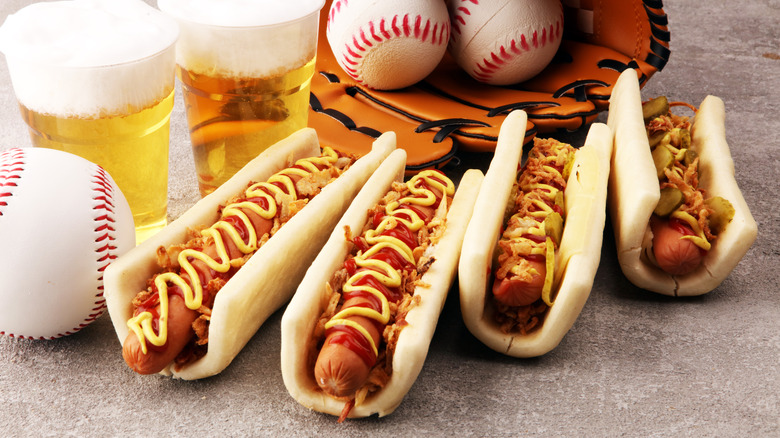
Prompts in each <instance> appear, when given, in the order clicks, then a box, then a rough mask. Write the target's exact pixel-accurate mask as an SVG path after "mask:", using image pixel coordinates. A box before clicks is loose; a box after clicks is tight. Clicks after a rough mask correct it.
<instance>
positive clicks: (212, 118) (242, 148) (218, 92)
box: [177, 58, 314, 196]
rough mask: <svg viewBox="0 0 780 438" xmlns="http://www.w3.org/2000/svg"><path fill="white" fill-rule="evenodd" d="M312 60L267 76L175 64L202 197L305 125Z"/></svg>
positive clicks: (312, 70) (312, 69)
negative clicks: (220, 73)
mask: <svg viewBox="0 0 780 438" xmlns="http://www.w3.org/2000/svg"><path fill="white" fill-rule="evenodd" d="M313 74H314V58H312V59H311V60H309V61H308V62H307V63H306V64H305V65H303V66H300V67H298V68H295V69H293V70H290V71H288V72H286V73H284V74H281V75H278V76H273V77H268V78H228V77H212V76H207V75H205V74H197V73H194V72H191V71H187V70H185V69H184V68H182V67H177V76H178V77H179V80H180V81H181V84H182V91H183V95H184V102H185V104H186V107H187V119H188V124H189V127H190V139H191V141H192V152H193V157H194V159H195V169H196V171H197V174H198V186H199V189H200V192H201V194H202V195H203V196H205V195H207V194H209V193H211V192H212V191H214V189H216V188H217V187H219V185H221V184H222V183H223V182H225V181H226V180H227V179H229V178H230V177H231V176H232V175H233V174H234V173H236V172H237V171H238V170H239V169H241V168H242V167H243V166H244V165H245V164H246V163H247V162H249V161H250V160H251V159H253V158H254V157H256V156H257V155H259V154H260V153H261V152H263V151H264V150H265V149H266V148H267V147H268V146H270V145H272V144H274V143H276V142H277V141H279V140H281V139H283V138H285V137H287V136H289V135H290V134H292V133H293V132H295V131H297V130H298V129H301V128H302V127H304V126H306V122H307V120H308V106H309V91H310V88H311V78H312V75H313Z"/></svg>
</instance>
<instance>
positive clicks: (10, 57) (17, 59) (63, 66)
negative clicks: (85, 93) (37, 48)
mask: <svg viewBox="0 0 780 438" xmlns="http://www.w3.org/2000/svg"><path fill="white" fill-rule="evenodd" d="M178 39H179V37H178V36H177V37H176V38H174V39H173V40H171V41H170V44H169V45H168V46H166V47H163V48H162V49H160V50H158V51H156V52H154V53H151V54H148V55H145V56H142V57H140V58H139V57H130V58H128V59H127V60H126V61H122V62H112V63H110V64H99V63H96V64H93V65H68V64H67V63H62V62H54V61H47V60H45V59H42V58H40V57H37V56H34V55H24V54H18V53H5V54H4V55H5V57H6V60H7V62H8V63H9V64H13V63H24V64H26V65H34V66H41V67H53V68H57V69H60V70H70V71H79V70H103V69H105V70H109V69H115V68H120V67H125V66H130V65H136V64H142V63H145V62H147V61H150V60H152V59H153V58H157V57H159V56H161V55H164V54H165V53H166V52H174V53H175V49H176V42H177V41H178Z"/></svg>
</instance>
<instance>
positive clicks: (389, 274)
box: [325, 170, 455, 357]
mask: <svg viewBox="0 0 780 438" xmlns="http://www.w3.org/2000/svg"><path fill="white" fill-rule="evenodd" d="M434 177H435V178H434ZM418 182H424V183H425V184H422V185H418ZM426 185H427V186H431V187H435V188H437V189H438V190H439V191H440V192H441V193H442V194H443V195H442V202H446V197H447V196H452V195H453V194H454V193H455V185H454V184H453V183H452V181H450V180H449V179H448V178H446V177H444V176H443V175H442V174H441V173H439V172H436V171H433V170H424V171H422V172H420V173H418V174H417V175H415V176H414V177H412V178H411V179H410V180H409V181H408V182H407V183H406V186H407V188H408V189H409V192H410V195H409V196H405V197H403V198H401V199H398V200H396V201H392V202H390V203H388V204H387V205H386V206H385V212H386V213H387V215H386V216H384V217H383V218H382V220H381V221H380V223H379V225H377V226H376V228H375V229H372V230H368V231H367V232H366V235H365V239H366V242H367V243H369V244H370V245H372V246H371V247H370V248H369V249H368V250H366V251H365V252H359V253H358V254H357V255H356V256H355V257H354V261H355V264H356V265H357V266H358V267H361V268H368V269H364V270H361V271H358V272H355V274H354V275H352V276H350V278H348V279H347V281H346V283H345V284H344V286H343V288H342V290H343V291H344V293H350V292H361V291H362V292H366V293H368V294H371V295H373V296H374V297H376V298H377V300H378V301H379V302H380V309H379V310H376V309H373V308H368V307H360V306H351V307H348V308H346V309H341V310H340V311H339V312H337V313H336V314H335V315H333V316H332V317H331V319H330V320H329V321H328V322H326V323H325V329H330V328H332V327H336V326H347V327H351V328H353V329H355V330H357V331H358V332H359V333H360V334H361V335H362V336H363V337H364V338H365V339H366V340H367V341H368V343H369V345H370V346H371V350H372V351H373V352H374V357H376V356H377V355H378V354H379V348H378V346H377V345H376V343H375V342H374V339H373V338H372V337H371V335H370V334H369V333H368V331H367V330H366V329H365V328H363V326H362V325H360V324H358V323H357V322H354V321H351V320H349V319H348V318H350V317H352V316H363V317H366V318H369V319H373V320H375V321H377V322H379V323H381V324H382V325H386V324H387V323H388V322H389V321H390V304H389V302H388V299H387V297H386V296H385V294H383V293H382V292H381V291H380V290H378V289H376V288H374V287H371V286H370V285H368V284H362V285H355V283H356V282H358V280H360V279H362V278H364V277H366V276H372V277H374V278H375V279H376V280H377V281H379V282H380V283H381V284H382V285H383V286H386V287H388V288H397V287H400V286H401V275H400V274H399V273H398V271H396V270H395V269H394V268H393V267H392V266H391V265H390V264H389V263H387V262H385V261H384V260H376V259H372V258H371V257H372V256H374V255H375V254H376V253H377V252H379V251H380V250H382V249H385V248H390V249H393V250H395V251H397V252H398V253H399V254H401V255H402V256H403V257H404V259H406V261H408V262H409V263H411V264H415V260H414V256H413V255H412V249H411V248H410V247H409V246H408V245H407V244H406V243H404V242H403V241H402V240H400V239H398V238H397V237H393V236H387V235H382V233H383V232H384V231H387V230H389V229H392V228H394V227H395V226H396V225H397V223H398V222H400V223H402V224H403V225H405V226H406V227H407V228H409V230H410V231H413V232H417V231H419V230H420V229H421V228H422V227H424V226H425V221H424V220H423V219H421V218H420V216H419V215H418V214H417V213H416V212H415V211H414V210H412V209H409V208H401V207H400V206H401V205H402V204H407V205H420V206H426V207H430V206H433V205H434V204H435V203H436V194H435V193H434V192H433V191H432V190H430V189H428V188H426ZM402 215H407V216H408V217H409V218H410V219H406V218H405V217H402Z"/></svg>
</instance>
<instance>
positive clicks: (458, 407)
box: [0, 0, 780, 437]
mask: <svg viewBox="0 0 780 438" xmlns="http://www.w3.org/2000/svg"><path fill="white" fill-rule="evenodd" d="M27 3H28V1H27V0H3V1H2V2H0V17H3V18H4V17H5V16H6V15H7V14H9V13H11V12H13V11H16V10H18V9H19V8H20V7H22V6H23V5H25V4H27ZM665 10H666V12H667V13H668V15H669V22H670V28H671V32H672V42H671V47H672V56H671V60H670V63H669V64H668V65H667V67H666V68H665V69H664V70H663V71H662V72H661V73H659V74H657V75H656V76H654V77H653V78H652V80H651V81H650V83H649V85H648V86H647V87H646V89H645V91H644V93H645V94H646V95H656V94H666V95H668V96H670V98H672V99H674V100H682V101H688V102H691V103H696V104H698V103H699V102H700V101H701V100H702V99H703V98H704V96H705V95H707V94H714V95H717V96H720V97H721V98H723V100H724V101H725V104H726V109H727V120H726V125H727V126H726V129H727V136H728V141H729V144H730V146H731V150H732V153H733V156H734V162H735V166H736V172H737V179H738V181H739V184H740V187H741V188H742V190H743V193H744V195H745V198H746V200H747V202H748V204H749V206H750V208H751V210H752V213H753V215H754V217H755V219H756V221H757V222H758V227H759V234H758V240H757V242H756V243H755V244H754V245H753V247H752V248H751V249H750V251H749V252H748V253H747V255H746V256H745V258H744V259H743V260H742V262H741V263H740V264H739V265H738V266H737V268H736V269H735V270H734V272H732V273H731V275H730V276H729V277H728V278H727V279H726V280H725V281H724V282H723V284H722V285H721V286H720V287H719V288H717V289H716V290H714V291H713V292H711V293H709V294H707V295H704V296H702V297H698V298H690V299H673V298H668V297H663V296H659V295H655V294H652V293H649V292H646V291H643V290H639V289H637V288H636V287H634V286H633V285H631V284H630V283H629V282H628V281H627V280H626V279H625V277H624V276H623V275H622V273H621V272H620V268H619V267H618V265H617V261H616V257H615V245H614V241H613V239H612V235H611V229H610V228H609V223H608V224H607V229H606V230H605V239H604V247H603V252H602V258H601V265H600V267H599V270H598V273H597V276H596V280H595V284H594V287H593V290H592V293H591V296H590V299H589V301H588V302H587V304H586V305H585V308H584V310H583V312H582V314H581V315H580V317H579V319H578V320H577V322H576V323H575V325H574V327H573V328H572V330H571V331H570V332H569V334H568V335H567V336H566V337H565V339H564V340H563V342H562V343H561V345H560V346H559V347H558V348H557V349H555V350H554V351H552V352H551V353H549V354H547V355H545V356H543V357H540V358H536V359H529V360H518V359H513V358H509V357H504V356H501V355H499V354H496V353H494V352H492V351H491V350H489V349H487V348H486V347H484V346H483V345H481V344H480V343H479V342H478V341H477V340H476V339H475V338H474V337H472V336H471V335H470V334H469V333H468V331H467V330H466V329H465V327H464V325H463V323H462V321H461V319H460V313H459V308H458V302H457V295H456V294H455V293H453V294H451V295H450V297H449V299H448V301H447V304H446V306H445V308H444V311H443V313H442V316H441V319H440V321H439V326H438V330H437V332H436V334H435V337H434V339H433V342H432V344H431V348H430V353H429V355H428V359H427V361H426V363H425V366H424V367H423V369H422V373H421V374H420V376H419V378H418V380H417V382H416V383H415V385H414V386H413V387H412V389H411V391H410V392H409V394H408V395H407V396H406V398H405V400H404V402H403V403H402V404H401V406H400V407H399V408H398V409H397V410H396V412H395V413H393V414H392V415H390V416H388V417H385V418H369V419H364V420H358V421H349V422H347V423H346V424H341V425H339V424H336V422H335V419H334V418H333V417H330V416H327V415H323V414H319V413H315V412H310V411H308V410H307V409H305V408H303V407H301V406H300V405H299V404H298V403H297V402H296V401H295V400H294V399H292V398H291V397H290V396H289V395H288V394H287V391H286V390H285V387H284V384H283V383H282V378H281V372H280V364H279V344H280V341H279V339H280V328H279V322H280V318H281V312H277V313H276V314H275V315H273V316H272V317H271V318H270V320H269V321H268V322H267V323H266V324H265V325H264V326H263V327H262V328H261V330H260V332H259V333H258V334H257V335H256V336H255V337H254V338H253V339H252V340H251V342H250V343H249V344H248V345H247V347H246V348H245V349H244V351H243V352H242V353H241V354H240V355H239V356H238V357H237V358H236V360H235V361H234V362H233V364H232V365H231V366H230V367H228V369H226V370H225V371H224V372H223V373H222V374H221V375H219V376H216V377H213V378H209V379H206V380H203V381H197V382H183V381H174V380H171V379H168V378H163V377H159V376H139V375H136V374H134V373H133V372H131V371H130V370H129V369H128V368H127V367H126V366H125V364H124V362H123V361H122V358H121V353H120V343H119V341H118V340H117V338H116V336H115V334H114V331H113V329H112V326H111V322H110V320H109V318H108V316H107V315H105V316H103V317H101V318H100V319H99V320H98V321H97V322H96V323H94V324H92V325H91V326H89V327H87V328H86V329H84V330H82V331H81V332H79V333H77V334H75V335H72V336H69V337H67V338H62V339H58V340H54V341H30V340H19V339H11V338H8V337H0V405H2V409H0V431H2V432H0V434H2V435H5V436H18V435H34V436H39V435H56V436H65V435H74V436H97V435H100V436H106V435H110V436H125V435H142V436H200V435H207V436H218V435H220V436H244V435H272V436H282V435H287V436H292V435H295V436H298V435H300V436H315V435H316V436H333V435H339V436H363V435H365V434H372V435H377V436H399V435H400V436H410V435H411V436H422V435H430V436H453V435H456V434H457V435H468V436H474V435H476V436H509V435H513V436H516V435H520V436H554V435H564V436H659V437H660V436H664V437H667V436H675V437H676V436H780V420H779V419H778V418H779V417H780V400H779V397H780V396H779V395H778V394H780V369H779V368H778V367H780V334H778V333H779V332H780V318H778V315H779V311H780V294H778V265H779V264H780V263H778V262H779V261H780V257H779V256H778V254H780V252H779V251H778V248H779V247H780V239H779V238H778V236H779V235H780V220H778V213H777V205H778V197H779V196H780V193H779V190H778V183H777V181H778V178H780V161H779V159H780V152H779V151H778V148H779V147H780V144H779V142H778V136H777V133H778V131H780V123H778V110H779V108H778V101H780V93H779V92H778V84H780V74H778V73H779V72H780V59H778V58H780V32H779V30H780V28H778V22H780V2H778V1H777V0H746V1H743V2H739V4H738V5H736V4H735V3H734V2H729V1H725V0H710V1H706V2H683V1H672V0H667V1H666V2H665ZM602 118H604V117H603V115H602ZM572 137H575V138H578V137H580V138H581V137H582V133H575V134H573V135H572ZM188 145H189V140H188V137H187V131H186V122H185V117H184V112H183V103H182V101H181V100H180V99H179V98H177V101H176V106H175V108H174V114H173V118H172V132H171V170H170V189H169V190H170V218H171V219H174V218H176V217H178V216H179V215H180V214H181V213H182V212H183V211H185V210H186V209H187V208H188V207H189V206H191V205H192V204H193V203H194V202H195V201H196V200H197V199H198V194H197V188H196V180H195V176H194V172H193V169H192V161H191V153H190V151H189V148H188ZM16 146H29V139H28V137H27V131H26V127H25V125H24V123H23V122H22V121H21V119H20V117H19V114H18V109H17V106H16V102H15V100H14V98H13V91H12V89H11V87H10V82H9V79H8V72H7V68H6V66H5V62H2V63H1V65H0V150H2V149H7V148H10V147H16ZM465 158H466V161H465V162H464V164H465V165H468V163H469V161H468V160H470V159H473V160H474V161H471V163H477V164H478V165H483V164H484V163H485V160H484V157H473V156H468V157H465ZM0 245H2V242H0ZM0 281H2V279H0ZM453 292H454V291H453ZM0 305H1V304H0Z"/></svg>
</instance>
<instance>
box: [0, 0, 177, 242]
mask: <svg viewBox="0 0 780 438" xmlns="http://www.w3.org/2000/svg"><path fill="white" fill-rule="evenodd" d="M177 37H178V25H177V23H176V21H175V20H172V19H171V18H170V17H168V16H166V15H165V14H163V13H162V12H160V11H159V10H157V9H155V8H154V7H152V6H150V5H148V4H146V3H144V2H143V1H141V0H73V1H58V2H49V3H35V4H32V5H29V6H26V7H24V8H22V9H21V10H19V11H18V12H16V13H14V14H12V15H10V16H8V18H7V19H6V21H5V23H3V25H2V27H0V51H2V52H3V53H4V54H5V57H6V61H7V63H8V69H9V72H10V76H11V83H12V84H13V88H14V92H15V94H16V98H17V100H18V102H19V108H20V109H21V114H22V117H23V119H24V120H25V122H26V123H27V125H28V127H29V131H30V136H31V138H32V143H33V145H34V146H36V147H46V148H52V149H58V150H63V151H66V152H70V153H73V154H76V155H79V156H81V157H84V158H86V159H87V160H89V161H92V162H94V163H96V164H98V165H100V166H102V167H103V168H104V169H105V170H106V171H107V172H108V173H109V174H110V175H111V176H112V177H113V178H114V181H116V183H117V185H118V186H119V188H120V190H122V193H123V194H124V195H125V197H126V198H127V200H128V203H129V204H130V209H131V211H132V213H133V219H134V221H135V227H136V240H137V241H138V242H141V241H143V240H144V239H146V238H147V237H149V236H151V235H152V234H154V233H155V232H156V231H159V229H161V228H162V227H164V226H165V225H166V221H167V218H166V216H167V205H168V145H169V133H170V116H171V110H172V109H173V101H174V90H175V67H176V62H175V59H176V58H175V42H176V39H177ZM65 232H67V231H65Z"/></svg>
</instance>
